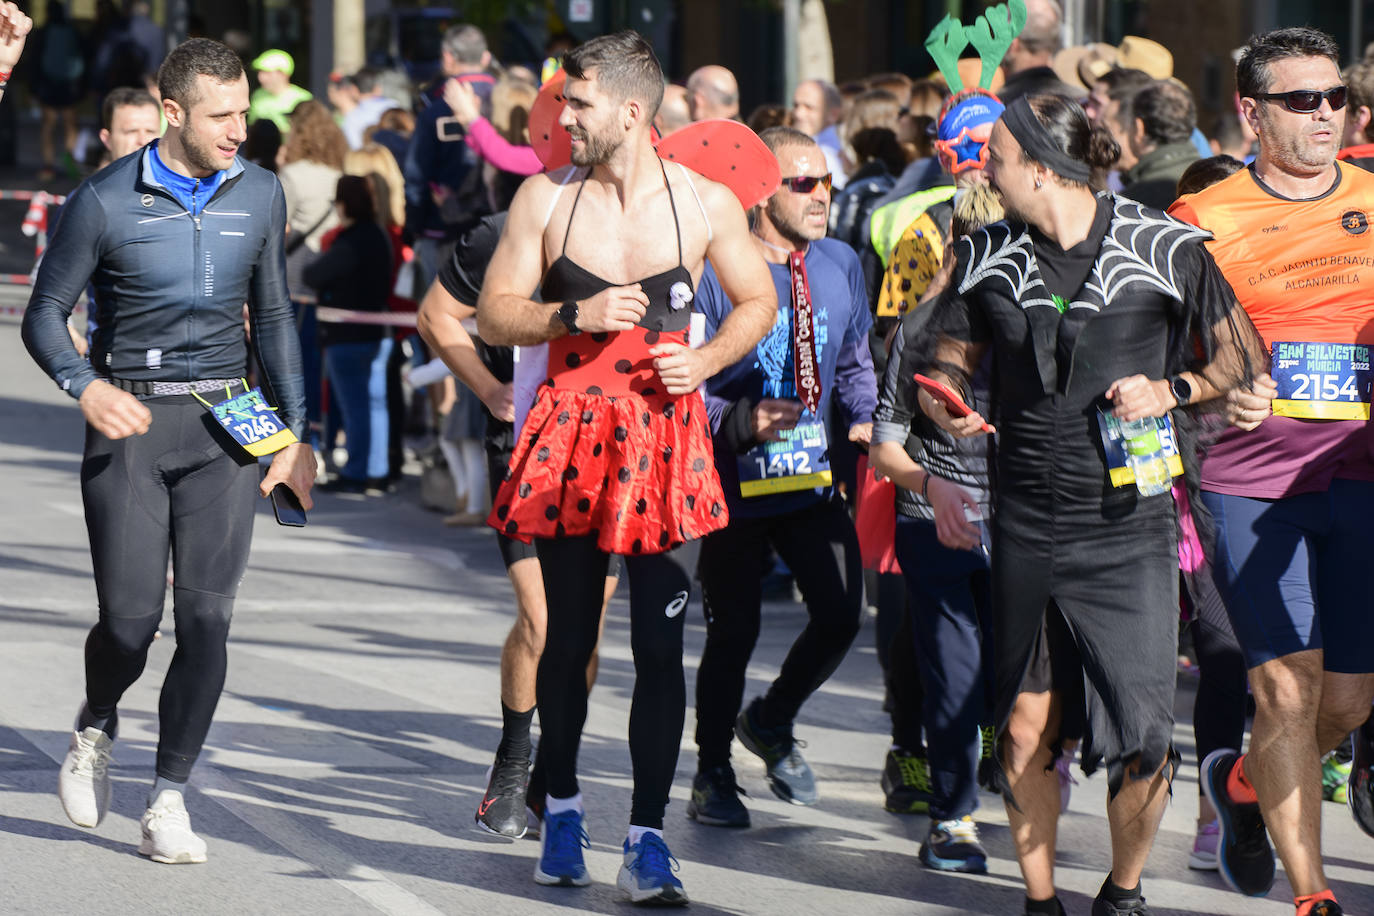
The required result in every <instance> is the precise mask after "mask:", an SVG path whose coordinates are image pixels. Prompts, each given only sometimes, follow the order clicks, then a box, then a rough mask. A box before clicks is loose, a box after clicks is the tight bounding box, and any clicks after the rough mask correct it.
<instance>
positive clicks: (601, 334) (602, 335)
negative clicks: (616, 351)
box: [591, 331, 611, 343]
mask: <svg viewBox="0 0 1374 916" xmlns="http://www.w3.org/2000/svg"><path fill="white" fill-rule="evenodd" d="M610 336H611V335H610V334H608V333H606V332H605V331H597V332H596V333H595V334H592V335H591V338H592V340H594V341H596V342H597V343H605V342H606V338H608V337H610Z"/></svg>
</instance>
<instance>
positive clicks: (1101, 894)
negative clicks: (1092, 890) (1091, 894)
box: [1092, 878, 1150, 916]
mask: <svg viewBox="0 0 1374 916" xmlns="http://www.w3.org/2000/svg"><path fill="white" fill-rule="evenodd" d="M1110 880H1111V878H1108V879H1107V881H1110ZM1107 881H1103V882H1102V890H1100V891H1098V892H1097V899H1096V900H1094V901H1093V913H1092V916H1150V908H1149V907H1148V906H1146V905H1145V895H1144V894H1136V895H1135V896H1134V897H1133V898H1131V899H1130V900H1123V901H1122V902H1120V903H1112V902H1111V901H1110V900H1108V899H1107V896H1106V895H1107Z"/></svg>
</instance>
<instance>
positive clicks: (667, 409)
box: [663, 403, 673, 420]
mask: <svg viewBox="0 0 1374 916" xmlns="http://www.w3.org/2000/svg"><path fill="white" fill-rule="evenodd" d="M663 415H664V416H665V417H667V418H668V419H669V420H671V419H672V418H673V405H672V404H671V403H668V404H664V405H663Z"/></svg>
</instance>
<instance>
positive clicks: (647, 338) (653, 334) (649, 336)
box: [644, 331, 658, 347]
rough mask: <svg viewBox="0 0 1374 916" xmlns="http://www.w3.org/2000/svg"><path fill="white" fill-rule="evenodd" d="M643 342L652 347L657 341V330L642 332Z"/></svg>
mask: <svg viewBox="0 0 1374 916" xmlns="http://www.w3.org/2000/svg"><path fill="white" fill-rule="evenodd" d="M644 342H645V343H646V344H648V345H649V346H651V347H652V346H653V345H654V344H656V343H658V332H657V331H645V332H644Z"/></svg>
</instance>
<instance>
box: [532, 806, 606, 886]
mask: <svg viewBox="0 0 1374 916" xmlns="http://www.w3.org/2000/svg"><path fill="white" fill-rule="evenodd" d="M591 848H592V841H591V838H590V837H589V836H587V831H585V830H583V829H582V812H581V811H563V812H560V813H558V814H550V813H547V812H546V813H545V814H544V851H543V852H542V853H541V854H540V856H539V864H537V865H536V866H535V867H534V880H535V882H536V883H537V884H555V885H558V886H560V887H585V886H586V885H588V884H591V883H592V879H591V878H590V877H588V876H587V866H586V865H584V864H583V862H582V850H584V849H591Z"/></svg>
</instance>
